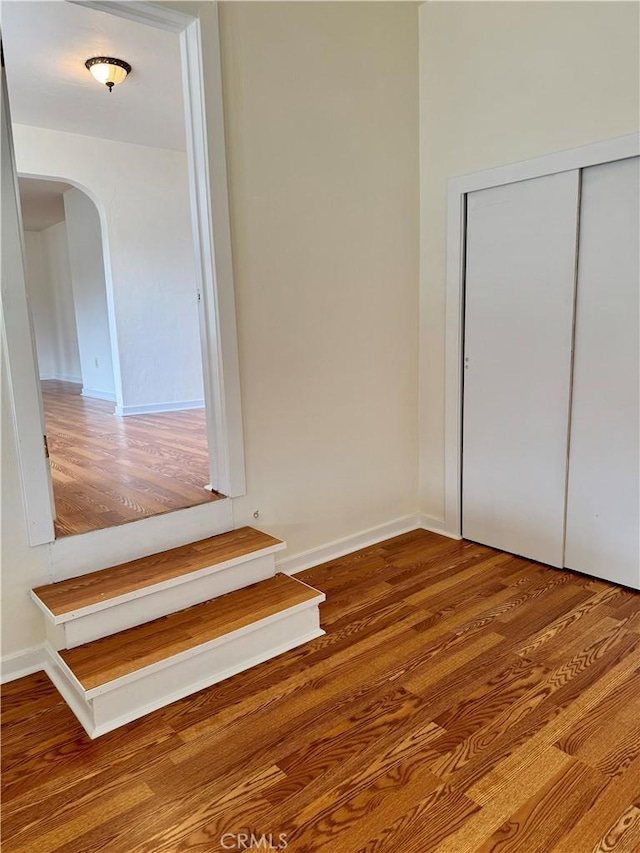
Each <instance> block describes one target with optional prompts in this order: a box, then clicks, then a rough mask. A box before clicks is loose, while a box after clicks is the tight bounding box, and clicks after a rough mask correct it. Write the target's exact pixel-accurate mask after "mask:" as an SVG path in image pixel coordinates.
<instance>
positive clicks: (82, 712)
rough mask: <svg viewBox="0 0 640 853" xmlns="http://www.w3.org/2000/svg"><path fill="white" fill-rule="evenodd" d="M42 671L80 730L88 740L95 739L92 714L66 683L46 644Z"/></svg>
mask: <svg viewBox="0 0 640 853" xmlns="http://www.w3.org/2000/svg"><path fill="white" fill-rule="evenodd" d="M44 660H45V663H44V671H45V672H46V673H47V675H48V676H49V678H50V679H51V682H52V683H53V685H54V687H55V688H56V690H57V691H58V693H60V695H61V696H62V698H63V699H64V701H65V702H66V703H67V705H68V706H69V708H70V709H71V711H72V713H73V715H74V716H75V718H76V719H77V720H78V722H79V723H80V725H81V726H82V728H83V729H84V730H85V732H86V733H87V734H88V735H89V737H90V738H94V737H96V735H95V734H93V732H94V730H95V727H94V725H93V719H92V714H91V711H90V709H89V706H88V704H87V703H85V702H83V701H82V699H81V698H80V696H79V695H78V693H77V692H76V691H75V690H74V689H73V687H72V686H71V685H70V684H69V683H68V681H67V679H66V676H65V674H64V673H63V671H62V669H61V668H60V667H59V666H58V662H57V661H58V655H56V652H55V650H54V649H52V648H51V646H50V645H49V644H48V643H45V646H44Z"/></svg>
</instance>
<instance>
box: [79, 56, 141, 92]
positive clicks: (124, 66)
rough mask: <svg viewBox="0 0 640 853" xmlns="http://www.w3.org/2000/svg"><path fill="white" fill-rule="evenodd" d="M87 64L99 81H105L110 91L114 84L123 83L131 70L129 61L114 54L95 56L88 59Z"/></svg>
mask: <svg viewBox="0 0 640 853" xmlns="http://www.w3.org/2000/svg"><path fill="white" fill-rule="evenodd" d="M85 65H86V67H87V68H88V69H89V71H90V72H91V73H92V74H93V76H94V77H95V78H96V80H97V81H98V83H104V85H105V86H107V88H108V89H109V91H110V92H111V90H112V89H113V87H114V86H117V85H118V83H122V81H123V80H124V79H125V77H126V76H127V74H128V73H129V72H130V71H131V66H130V65H129V63H128V62H125V61H124V59H114V58H113V57H112V56H94V57H92V58H91V59H87V61H86V62H85Z"/></svg>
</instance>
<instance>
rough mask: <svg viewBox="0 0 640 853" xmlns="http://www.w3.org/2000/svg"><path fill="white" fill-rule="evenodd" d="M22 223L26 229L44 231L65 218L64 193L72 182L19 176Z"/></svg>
mask: <svg viewBox="0 0 640 853" xmlns="http://www.w3.org/2000/svg"><path fill="white" fill-rule="evenodd" d="M18 183H19V184H20V204H21V206H22V225H23V227H24V230H25V231H44V229H45V228H49V227H50V226H51V225H56V224H57V223H58V222H62V220H63V219H64V201H63V199H62V194H63V193H64V192H66V191H67V190H70V189H71V184H64V183H63V182H62V181H41V180H39V179H38V178H19V179H18Z"/></svg>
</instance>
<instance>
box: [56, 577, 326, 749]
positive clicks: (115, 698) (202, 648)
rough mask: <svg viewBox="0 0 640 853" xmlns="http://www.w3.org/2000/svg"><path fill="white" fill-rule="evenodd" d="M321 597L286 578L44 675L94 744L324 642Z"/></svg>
mask: <svg viewBox="0 0 640 853" xmlns="http://www.w3.org/2000/svg"><path fill="white" fill-rule="evenodd" d="M324 600H325V596H324V593H322V592H319V591H318V590H316V589H313V588H312V587H310V586H308V585H307V584H305V583H303V582H302V581H299V580H297V579H295V578H292V577H289V576H288V575H283V574H278V575H275V576H274V577H272V578H268V579H267V580H264V581H261V582H260V583H257V584H253V585H252V586H249V587H246V588H244V589H241V590H237V591H235V592H231V593H228V594H226V595H223V596H221V597H220V598H216V599H214V600H213V601H207V602H204V603H202V604H198V605H195V606H193V607H189V608H187V609H185V610H182V611H180V612H178V613H173V614H171V615H168V616H165V617H163V618H161V619H156V620H154V621H153V622H148V623H146V624H144V625H139V626H137V627H135V628H130V629H129V630H126V631H123V632H121V633H118V634H115V635H113V636H110V637H104V638H102V639H99V640H95V641H94V642H91V643H87V644H85V645H82V646H79V647H77V648H74V649H64V650H61V651H56V650H55V649H52V648H51V647H48V649H47V655H48V664H47V671H48V673H49V675H50V677H51V678H52V680H53V681H54V683H55V684H56V686H57V687H58V689H59V690H60V692H61V693H62V695H63V696H64V697H65V699H66V700H67V702H68V703H69V705H70V706H71V708H72V710H73V711H74V713H75V714H76V716H77V717H78V719H79V720H80V722H81V723H82V725H83V726H84V727H85V729H86V731H87V732H88V733H89V735H90V736H91V737H96V736H98V735H99V734H103V733H105V732H107V731H111V730H112V729H114V728H116V727H117V726H120V725H123V724H124V723H127V722H130V721H131V720H134V719H136V718H138V717H140V716H143V715H144V714H146V713H149V712H150V711H151V710H155V709H157V708H160V707H163V706H164V705H167V704H169V703H170V702H173V701H175V700H176V699H178V698H182V697H183V696H186V695H188V694H190V693H193V692H195V691H196V690H200V689H202V688H203V687H207V686H209V685H211V684H215V683H216V682H218V681H221V680H222V679H224V678H228V677H229V676H231V675H234V674H236V673H238V672H241V671H242V670H244V669H248V668H249V667H251V666H254V665H256V664H257V663H261V662H262V661H265V660H268V659H270V658H272V657H275V656H276V655H278V654H281V653H282V652H284V651H287V650H289V649H292V648H294V647H295V646H298V645H300V644H302V643H304V642H307V641H308V640H311V639H313V638H315V637H319V636H321V635H322V634H323V633H324V631H322V629H321V628H320V621H319V610H318V607H319V604H320V603H321V602H322V601H324Z"/></svg>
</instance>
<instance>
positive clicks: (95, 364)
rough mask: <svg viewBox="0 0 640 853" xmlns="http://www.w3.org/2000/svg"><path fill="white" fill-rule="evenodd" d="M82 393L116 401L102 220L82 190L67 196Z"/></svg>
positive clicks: (66, 219) (65, 206) (71, 191)
mask: <svg viewBox="0 0 640 853" xmlns="http://www.w3.org/2000/svg"><path fill="white" fill-rule="evenodd" d="M64 213H65V222H66V227H67V242H68V245H69V263H70V268H71V285H72V288H73V304H74V309H75V317H76V328H77V330H78V348H79V351H80V364H81V369H82V386H83V387H82V393H83V394H84V395H85V396H87V397H93V396H97V397H101V398H103V399H110V400H115V385H114V379H113V364H112V355H111V339H110V330H109V316H108V309H107V287H106V282H105V275H104V256H103V253H102V235H101V229H100V217H99V216H98V211H97V210H96V206H95V204H94V203H93V202H92V201H91V199H90V198H89V197H88V196H87V195H85V194H84V193H83V192H80V190H77V189H72V190H67V192H65V193H64Z"/></svg>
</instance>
